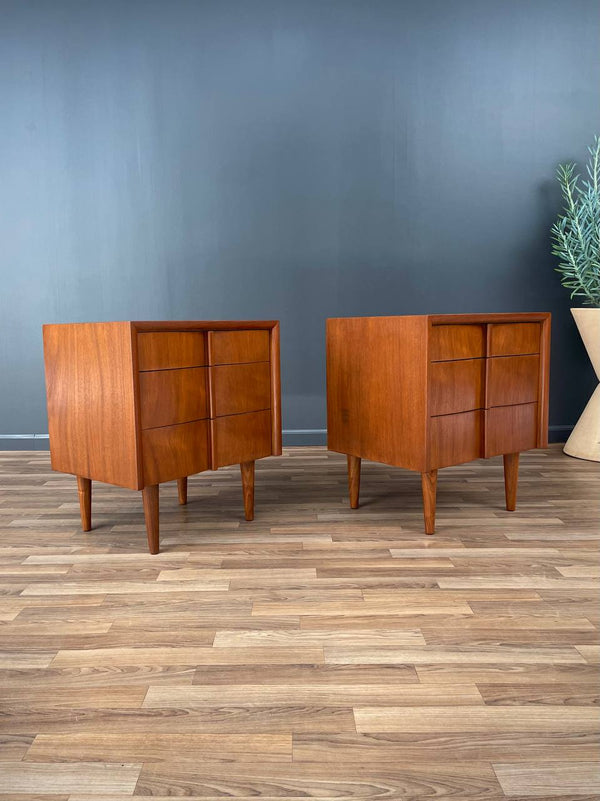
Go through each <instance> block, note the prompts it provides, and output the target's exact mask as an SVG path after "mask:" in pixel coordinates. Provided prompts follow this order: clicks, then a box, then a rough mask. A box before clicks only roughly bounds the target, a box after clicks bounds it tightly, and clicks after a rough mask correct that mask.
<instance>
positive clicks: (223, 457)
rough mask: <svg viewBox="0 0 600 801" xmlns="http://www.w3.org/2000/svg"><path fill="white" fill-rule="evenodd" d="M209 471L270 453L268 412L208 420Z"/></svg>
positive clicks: (269, 414) (269, 416)
mask: <svg viewBox="0 0 600 801" xmlns="http://www.w3.org/2000/svg"><path fill="white" fill-rule="evenodd" d="M211 428H212V437H213V470H216V469H217V467H224V466H225V465H228V464H240V463H241V462H250V461H253V460H254V459H260V458H262V457H263V456H270V455H271V452H272V449H271V412H270V411H264V412H252V413H251V414H234V415H231V416H230V417H218V418H216V419H214V420H211Z"/></svg>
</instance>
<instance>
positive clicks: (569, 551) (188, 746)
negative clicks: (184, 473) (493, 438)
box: [0, 446, 600, 801]
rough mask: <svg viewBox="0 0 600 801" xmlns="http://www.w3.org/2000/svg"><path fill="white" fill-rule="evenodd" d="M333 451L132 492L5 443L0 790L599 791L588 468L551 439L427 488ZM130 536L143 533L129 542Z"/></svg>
mask: <svg viewBox="0 0 600 801" xmlns="http://www.w3.org/2000/svg"><path fill="white" fill-rule="evenodd" d="M362 471H363V477H364V479H365V480H364V482H363V487H362V493H361V506H360V508H358V509H356V510H351V509H349V508H348V507H347V500H346V499H347V467H346V459H345V458H344V456H343V455H340V454H332V453H328V452H327V451H325V450H324V449H321V448H294V449H289V450H286V451H285V452H284V455H283V456H282V457H280V458H277V459H272V460H268V461H265V462H258V463H257V464H256V472H257V473H258V474H260V473H262V474H263V475H262V476H260V475H258V476H257V482H256V493H257V502H258V503H259V505H260V510H261V513H260V515H259V516H258V517H257V519H256V520H255V521H253V522H248V523H245V522H243V521H242V514H241V505H240V486H239V468H238V467H237V466H236V465H233V466H232V467H229V468H224V469H223V470H221V471H219V472H218V473H203V474H200V475H194V476H190V478H189V482H188V483H189V489H190V491H189V501H188V503H187V505H180V504H179V502H178V488H177V483H176V482H175V481H173V482H172V483H170V484H165V485H164V486H163V487H162V488H161V518H162V520H161V523H162V543H161V544H162V552H161V553H160V554H159V555H157V556H150V555H149V554H148V553H147V552H146V548H145V538H144V527H143V522H142V520H141V519H140V515H139V508H138V506H139V499H138V498H137V497H136V495H135V494H133V493H131V492H129V491H128V490H126V489H121V488H118V487H113V486H108V485H103V484H97V485H95V487H94V492H95V498H94V529H93V530H92V531H91V532H89V533H85V534H84V533H82V532H81V531H80V527H79V507H78V503H77V498H76V497H73V480H72V478H70V477H69V476H63V475H60V474H57V473H53V472H52V471H51V469H50V463H49V457H48V455H47V454H45V453H27V452H20V453H0V533H1V534H2V538H1V539H0V628H1V632H2V642H1V650H0V708H1V715H0V801H125V800H126V799H134V798H135V799H142V801H144V800H145V801H150V799H152V800H153V801H157V800H158V801H167V799H168V798H172V797H174V796H175V797H177V796H179V797H186V798H189V799H192V800H193V799H196V801H200V799H203V801H209V799H210V801H216V799H217V798H223V797H227V796H230V797H235V799H236V801H250V800H251V799H257V798H264V799H268V801H283V799H294V798H296V799H300V798H311V797H313V798H319V799H320V801H333V800H334V799H335V800H336V801H350V799H376V798H382V797H385V798H389V799H390V800H393V801H395V800H396V799H421V798H423V799H431V798H436V799H438V800H439V801H463V800H464V801H475V799H477V800H479V799H481V801H483V800H484V799H486V800H490V799H491V801H499V800H500V799H513V801H518V799H521V801H524V799H537V801H551V800H552V799H554V801H557V799H558V801H592V800H594V801H597V799H598V798H599V797H600V775H599V772H598V762H599V757H600V725H599V724H600V715H599V711H598V706H599V699H600V692H599V690H598V686H599V683H598V677H599V670H600V668H599V662H600V644H599V636H598V627H599V626H600V611H599V609H600V605H599V604H598V600H599V598H600V591H599V587H600V579H599V572H600V571H599V570H598V544H599V542H600V528H599V518H600V509H599V501H598V498H599V490H600V475H599V473H598V469H597V465H595V464H594V463H592V462H586V461H582V460H576V459H570V458H569V457H567V456H565V455H564V454H563V453H562V452H561V450H560V446H552V447H551V448H550V449H547V450H545V451H535V452H529V453H523V454H521V458H520V480H519V507H518V511H517V512H512V513H508V512H506V511H505V508H504V480H503V460H502V458H501V457H495V458H492V459H489V460H486V461H483V460H480V461H477V462H473V463H470V464H467V465H461V466H457V467H450V468H447V469H444V470H443V481H441V482H440V483H439V487H438V493H437V495H438V497H437V506H438V516H437V529H436V536H435V537H426V536H425V535H424V534H423V531H422V508H421V499H420V477H419V475H418V474H416V473H414V472H409V471H401V470H398V469H392V468H388V467H386V466H385V465H382V464H376V463H372V462H368V461H363V464H362ZM133 534H135V535H136V536H133Z"/></svg>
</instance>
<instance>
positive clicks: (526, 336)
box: [488, 323, 541, 356]
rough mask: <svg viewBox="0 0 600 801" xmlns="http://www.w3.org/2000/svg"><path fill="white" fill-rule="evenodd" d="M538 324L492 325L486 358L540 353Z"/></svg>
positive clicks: (539, 327)
mask: <svg viewBox="0 0 600 801" xmlns="http://www.w3.org/2000/svg"><path fill="white" fill-rule="evenodd" d="M540 333H541V326H540V323H492V324H490V326H489V334H488V336H489V347H488V356H512V355H518V354H520V353H539V352H540Z"/></svg>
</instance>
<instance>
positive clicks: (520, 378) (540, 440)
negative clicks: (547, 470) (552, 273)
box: [327, 313, 550, 534]
mask: <svg viewBox="0 0 600 801" xmlns="http://www.w3.org/2000/svg"><path fill="white" fill-rule="evenodd" d="M549 359H550V314H547V313H535V314H465V315H454V314H449V315H423V316H410V317H354V318H339V319H330V320H327V430H328V447H329V449H330V450H332V451H338V452H340V453H345V454H347V456H348V482H349V492H350V505H351V507H352V508H357V506H358V494H359V485H360V465H361V458H364V459H370V460H372V461H375V462H383V463H385V464H389V465H395V466H397V467H405V468H409V469H410V470H416V471H418V472H420V473H421V477H422V493H423V505H424V517H425V531H426V532H427V534H433V533H434V528H435V497H436V482H437V471H438V469H439V468H440V467H448V466H449V465H455V464H461V463H462V462H469V461H471V460H472V459H478V458H480V457H488V456H496V455H499V454H502V455H503V456H504V480H505V490H506V508H507V509H509V510H514V509H515V505H516V493H517V477H518V464H519V452H520V451H525V450H529V449H530V448H543V447H546V446H547V444H548V434H547V432H548V376H549Z"/></svg>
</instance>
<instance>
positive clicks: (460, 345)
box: [429, 325, 485, 362]
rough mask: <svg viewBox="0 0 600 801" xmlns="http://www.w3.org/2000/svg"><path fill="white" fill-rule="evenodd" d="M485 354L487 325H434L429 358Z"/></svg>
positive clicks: (469, 356) (465, 356) (438, 359)
mask: <svg viewBox="0 0 600 801" xmlns="http://www.w3.org/2000/svg"><path fill="white" fill-rule="evenodd" d="M482 356H485V326H483V325H434V326H432V328H431V333H430V335H429V359H430V360H431V361H432V362H435V361H448V360H450V359H476V358H479V357H482Z"/></svg>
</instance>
